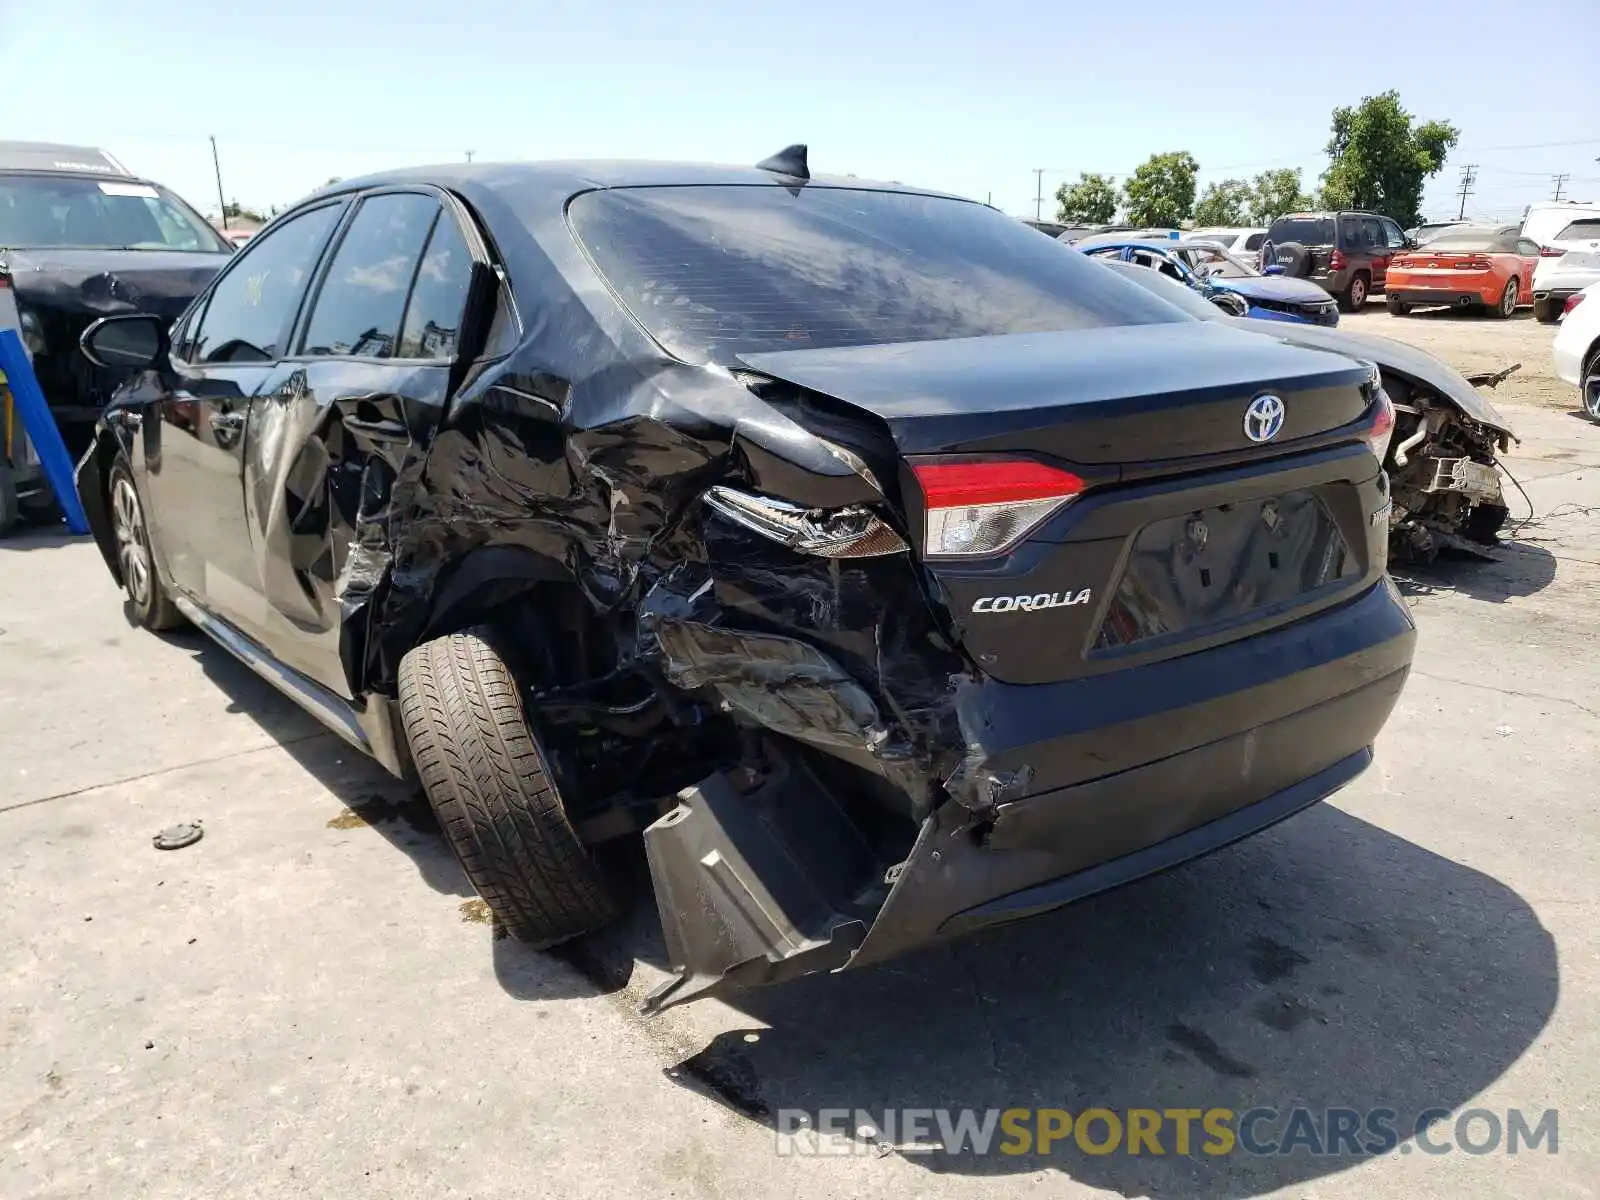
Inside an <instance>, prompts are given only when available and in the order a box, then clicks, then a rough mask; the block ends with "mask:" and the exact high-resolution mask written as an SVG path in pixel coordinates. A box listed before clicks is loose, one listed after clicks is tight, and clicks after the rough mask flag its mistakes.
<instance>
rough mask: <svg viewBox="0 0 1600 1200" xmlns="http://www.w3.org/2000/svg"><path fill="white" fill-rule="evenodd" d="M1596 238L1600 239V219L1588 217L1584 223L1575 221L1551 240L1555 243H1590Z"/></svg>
mask: <svg viewBox="0 0 1600 1200" xmlns="http://www.w3.org/2000/svg"><path fill="white" fill-rule="evenodd" d="M1595 238H1600V217H1588V218H1585V219H1584V220H1582V221H1574V222H1572V224H1570V225H1568V226H1567V227H1566V228H1565V229H1563V230H1562V231H1561V232H1560V233H1558V234H1556V235H1555V237H1553V238H1551V239H1550V240H1551V241H1555V242H1589V241H1593V240H1594V239H1595Z"/></svg>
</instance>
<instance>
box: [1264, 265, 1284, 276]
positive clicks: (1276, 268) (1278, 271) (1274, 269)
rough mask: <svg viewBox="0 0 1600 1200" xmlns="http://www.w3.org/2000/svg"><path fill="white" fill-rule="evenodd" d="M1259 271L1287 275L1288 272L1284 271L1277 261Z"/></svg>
mask: <svg viewBox="0 0 1600 1200" xmlns="http://www.w3.org/2000/svg"><path fill="white" fill-rule="evenodd" d="M1261 273H1262V274H1263V275H1287V274H1288V273H1289V272H1287V271H1285V270H1284V269H1283V268H1282V267H1280V266H1279V265H1278V264H1277V263H1271V264H1269V265H1268V267H1267V269H1266V270H1265V271H1263V272H1261Z"/></svg>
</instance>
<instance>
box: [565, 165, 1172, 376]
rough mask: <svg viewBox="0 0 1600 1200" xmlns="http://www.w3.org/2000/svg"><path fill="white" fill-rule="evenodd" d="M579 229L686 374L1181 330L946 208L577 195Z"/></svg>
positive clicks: (1119, 285)
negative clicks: (1088, 332) (989, 340)
mask: <svg viewBox="0 0 1600 1200" xmlns="http://www.w3.org/2000/svg"><path fill="white" fill-rule="evenodd" d="M567 217H568V220H569V222H570V223H571V227H572V230H573V232H574V234H575V235H576V236H577V238H578V240H579V242H580V243H582V245H583V246H584V248H585V249H586V250H587V251H588V253H589V256H590V258H591V260H592V261H593V263H594V264H595V266H596V268H597V269H598V270H599V271H600V274H601V275H602V276H603V277H604V279H605V280H606V282H607V283H608V284H609V285H610V287H611V289H612V291H613V292H614V293H615V294H616V296H617V298H618V299H619V300H620V301H621V302H622V304H623V305H625V306H626V307H627V309H628V310H629V311H630V312H631V313H632V314H633V316H634V318H635V319H636V320H637V321H638V322H639V323H640V324H641V325H642V326H643V327H644V328H645V329H646V330H647V331H648V332H649V333H650V334H651V336H653V337H654V338H655V339H656V340H657V341H658V342H659V343H661V345H662V346H663V347H665V348H666V349H667V350H668V351H669V352H670V353H672V354H674V355H676V356H677V357H679V358H682V359H685V360H688V361H702V360H709V361H713V362H719V363H724V364H726V363H729V362H732V361H735V360H736V359H737V357H738V356H739V355H740V354H744V353H755V352H760V351H769V350H800V349H807V348H813V347H821V346H865V345H878V344H882V343H888V342H913V341H923V340H939V339H944V338H964V337H982V336H986V335H991V334H1007V333H1032V332H1041V331H1045V330H1056V329H1090V328H1101V327H1105V326H1114V325H1139V324H1151V323H1157V322H1167V321H1171V320H1173V319H1175V317H1176V316H1177V314H1176V313H1175V312H1174V310H1173V309H1172V307H1171V306H1170V305H1167V304H1163V303H1162V302H1160V301H1159V300H1156V299H1155V298H1154V297H1152V296H1150V295H1149V294H1148V293H1146V292H1144V291H1143V290H1142V289H1140V288H1137V287H1135V286H1133V285H1132V284H1130V283H1127V282H1126V281H1125V280H1122V279H1119V278H1117V276H1116V275H1115V274H1113V273H1112V272H1109V271H1103V270H1101V269H1100V268H1099V266H1098V265H1097V264H1095V263H1093V262H1091V261H1089V259H1088V258H1087V257H1085V256H1084V255H1083V254H1081V253H1080V252H1078V251H1075V250H1072V249H1070V248H1068V247H1066V246H1063V245H1061V244H1060V243H1059V242H1055V241H1052V240H1051V239H1049V238H1043V237H1040V236H1039V235H1038V233H1037V232H1035V231H1034V230H1032V229H1030V228H1028V226H1026V225H1024V224H1023V223H1022V222H1021V221H1018V220H1015V219H1013V218H1011V217H1007V216H1005V215H1003V214H1001V213H999V212H996V211H994V210H993V209H990V208H987V207H985V206H984V205H981V204H973V203H970V202H968V201H964V200H954V199H950V198H947V197H940V196H925V195H917V194H912V193H905V192H890V191H873V190H869V189H861V190H857V189H852V188H835V187H823V186H816V185H812V186H807V187H804V188H799V189H792V188H787V187H783V186H779V185H769V184H757V185H745V186H738V185H723V186H677V187H652V188H612V189H607V190H603V191H593V192H587V193H584V194H582V195H580V196H578V197H576V198H575V199H574V200H573V201H572V202H571V204H570V205H569V206H568V209H567Z"/></svg>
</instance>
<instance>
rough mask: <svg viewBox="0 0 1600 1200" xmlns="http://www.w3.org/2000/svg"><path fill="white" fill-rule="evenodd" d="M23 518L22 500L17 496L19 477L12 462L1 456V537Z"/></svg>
mask: <svg viewBox="0 0 1600 1200" xmlns="http://www.w3.org/2000/svg"><path fill="white" fill-rule="evenodd" d="M20 520H22V502H21V501H20V500H19V499H18V498H17V479H16V475H15V474H14V473H13V472H12V470H11V463H10V462H9V461H8V460H7V459H6V458H5V457H4V456H0V537H5V536H6V534H8V533H10V532H11V531H12V530H13V529H15V528H16V527H17V522H19V521H20Z"/></svg>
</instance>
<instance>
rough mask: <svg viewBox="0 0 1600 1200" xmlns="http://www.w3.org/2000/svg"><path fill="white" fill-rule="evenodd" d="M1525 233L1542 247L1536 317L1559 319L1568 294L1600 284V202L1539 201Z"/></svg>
mask: <svg viewBox="0 0 1600 1200" xmlns="http://www.w3.org/2000/svg"><path fill="white" fill-rule="evenodd" d="M1522 236H1523V237H1526V238H1532V239H1533V240H1534V241H1536V242H1538V243H1539V245H1540V246H1541V247H1543V249H1542V250H1541V251H1540V255H1539V265H1538V266H1536V267H1535V268H1534V271H1533V315H1534V318H1535V319H1536V320H1540V321H1544V322H1547V323H1548V322H1551V321H1558V320H1560V319H1561V309H1562V306H1563V305H1564V304H1566V302H1567V297H1569V296H1575V295H1577V294H1578V293H1579V292H1581V291H1583V289H1584V288H1586V287H1588V286H1589V285H1590V284H1591V283H1600V204H1536V205H1534V206H1533V207H1532V208H1531V209H1529V210H1528V216H1527V218H1526V219H1525V220H1524V221H1523V222H1522Z"/></svg>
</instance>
